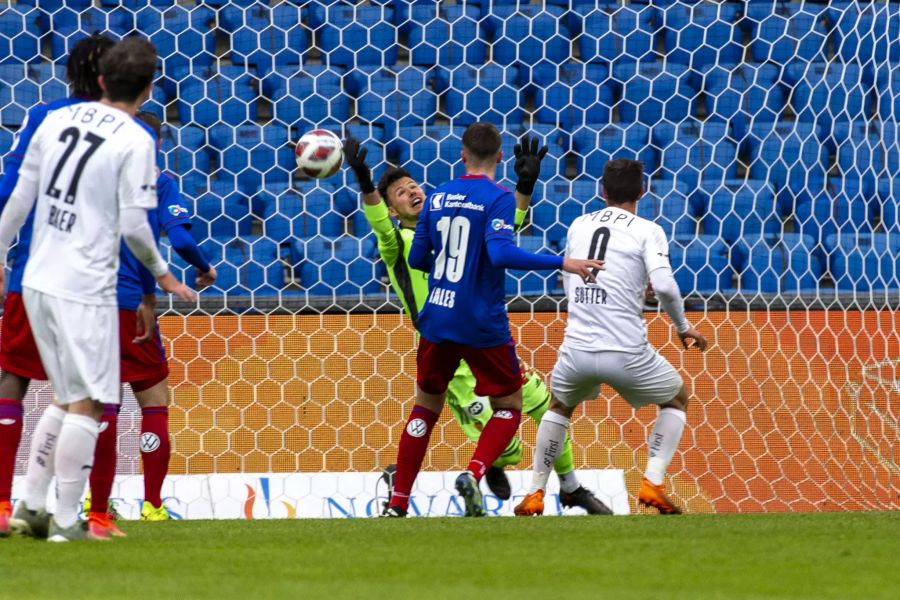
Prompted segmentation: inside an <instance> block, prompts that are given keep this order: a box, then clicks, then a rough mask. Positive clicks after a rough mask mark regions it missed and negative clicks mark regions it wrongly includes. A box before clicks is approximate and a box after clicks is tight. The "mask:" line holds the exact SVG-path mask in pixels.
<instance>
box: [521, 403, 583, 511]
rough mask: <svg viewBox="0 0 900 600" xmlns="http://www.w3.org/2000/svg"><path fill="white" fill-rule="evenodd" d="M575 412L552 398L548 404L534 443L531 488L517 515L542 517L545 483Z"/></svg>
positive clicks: (573, 408) (572, 408)
mask: <svg viewBox="0 0 900 600" xmlns="http://www.w3.org/2000/svg"><path fill="white" fill-rule="evenodd" d="M574 411H575V407H574V406H571V407H570V406H566V405H565V404H563V403H561V402H559V401H558V400H556V398H554V399H553V400H552V402H551V404H550V410H548V411H547V412H546V413H545V414H544V417H543V418H542V419H541V424H540V425H539V426H538V433H537V439H536V440H535V444H534V470H533V473H532V477H531V488H530V490H529V492H528V494H526V495H525V497H524V498H523V499H522V501H521V502H520V503H519V504H518V505H516V507H515V509H514V512H515V513H516V515H517V516H520V517H524V516H536V515H542V514H544V493H545V490H546V489H547V480H548V479H549V478H550V473H551V472H553V467H554V465H555V464H556V461H557V459H558V458H559V455H560V453H561V452H562V448H563V444H564V443H565V440H566V435H567V434H568V430H569V420H570V418H571V417H572V413H573V412H574Z"/></svg>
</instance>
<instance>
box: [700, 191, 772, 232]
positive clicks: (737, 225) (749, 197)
mask: <svg viewBox="0 0 900 600" xmlns="http://www.w3.org/2000/svg"><path fill="white" fill-rule="evenodd" d="M694 202H695V203H696V205H697V208H698V211H699V214H702V215H703V220H702V225H703V233H704V234H705V235H715V236H719V237H721V238H722V239H723V240H725V241H726V242H728V243H731V244H733V243H734V242H737V241H738V240H740V239H742V238H747V237H753V236H759V235H767V234H777V233H780V232H781V230H782V226H781V221H780V219H778V215H777V213H776V211H775V194H774V193H773V191H772V188H770V187H769V185H768V184H767V183H766V182H765V181H754V180H743V179H737V180H725V181H708V182H703V183H702V184H701V186H700V188H699V189H698V190H697V193H696V194H695V200H694Z"/></svg>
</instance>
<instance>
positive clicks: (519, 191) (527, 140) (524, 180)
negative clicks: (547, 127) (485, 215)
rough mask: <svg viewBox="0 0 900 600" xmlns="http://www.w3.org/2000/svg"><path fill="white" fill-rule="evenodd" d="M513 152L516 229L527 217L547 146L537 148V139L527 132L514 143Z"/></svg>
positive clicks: (520, 226)
mask: <svg viewBox="0 0 900 600" xmlns="http://www.w3.org/2000/svg"><path fill="white" fill-rule="evenodd" d="M513 152H514V154H515V157H516V162H515V171H516V176H517V178H518V180H517V181H516V216H515V227H516V231H518V230H519V229H521V228H522V225H523V224H524V223H525V219H526V218H527V217H528V208H529V206H531V196H532V195H533V194H534V184H535V183H537V180H538V176H539V175H540V173H541V160H543V158H544V156H546V155H547V146H543V147H542V148H541V149H540V150H539V149H538V140H537V138H536V137H531V136H530V135H528V134H525V135H523V136H522V139H521V141H520V142H519V143H518V144H516V146H515V148H514V149H513Z"/></svg>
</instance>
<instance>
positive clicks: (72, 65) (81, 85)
mask: <svg viewBox="0 0 900 600" xmlns="http://www.w3.org/2000/svg"><path fill="white" fill-rule="evenodd" d="M115 43H116V42H115V40H113V39H112V38H111V37H109V36H107V35H105V34H102V33H93V34H91V35H89V36H88V37H86V38H82V39H80V40H78V42H77V43H76V44H75V45H74V46H72V51H71V52H69V60H68V62H67V63H66V79H68V80H69V84H71V86H72V93H73V94H75V95H76V96H81V97H83V98H90V99H92V100H99V99H100V97H101V96H102V95H103V90H102V89H100V84H99V83H98V82H97V77H99V76H100V57H101V56H103V54H104V53H106V51H107V50H109V49H110V48H112V47H113V46H114V45H115Z"/></svg>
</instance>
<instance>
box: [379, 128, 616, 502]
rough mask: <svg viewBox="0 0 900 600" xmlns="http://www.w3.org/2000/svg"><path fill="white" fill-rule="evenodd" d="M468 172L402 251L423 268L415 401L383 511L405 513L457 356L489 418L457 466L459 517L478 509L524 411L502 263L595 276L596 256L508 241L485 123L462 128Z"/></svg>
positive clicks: (505, 207) (510, 212)
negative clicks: (552, 252) (482, 486)
mask: <svg viewBox="0 0 900 600" xmlns="http://www.w3.org/2000/svg"><path fill="white" fill-rule="evenodd" d="M462 142H463V151H462V160H463V163H464V164H465V167H466V174H465V175H463V176H462V177H459V178H457V179H454V180H453V181H450V182H448V183H446V184H444V185H442V186H440V187H438V188H437V189H435V190H434V191H433V192H432V193H431V194H430V195H429V196H428V198H427V199H426V201H425V206H424V208H423V209H422V213H421V214H420V216H419V220H418V223H417V225H416V233H415V236H414V238H413V243H412V246H411V248H410V251H409V265H410V266H411V267H413V268H415V269H420V270H423V271H428V272H429V277H428V289H429V293H428V299H427V300H426V302H425V304H424V306H423V307H422V309H421V310H420V312H419V319H418V322H419V333H420V334H421V338H420V340H419V348H418V352H417V355H416V364H417V367H418V374H417V377H416V405H415V406H414V407H413V410H412V412H411V414H410V416H409V419H408V421H407V424H406V428H405V429H404V431H403V434H402V435H401V438H400V445H399V449H398V454H397V472H396V474H395V477H394V487H393V493H392V494H391V501H390V504H389V505H388V506H387V508H386V509H385V512H384V514H385V516H388V517H402V516H405V515H406V512H407V508H408V504H409V495H410V492H411V490H412V486H413V483H414V482H415V479H416V475H418V472H419V469H420V468H421V465H422V460H423V458H424V457H425V452H426V450H427V449H428V440H429V438H430V436H431V431H432V429H433V427H434V424H435V423H436V422H437V420H438V417H439V416H440V413H441V410H442V409H443V407H444V396H445V393H446V390H447V385H448V384H449V382H450V380H451V379H453V376H454V373H455V372H456V369H457V367H458V366H459V363H460V360H465V361H466V362H467V363H468V364H469V367H470V368H471V369H472V373H473V374H474V375H475V380H476V385H475V393H476V394H477V395H479V396H487V397H489V398H490V402H491V407H492V408H493V410H494V414H493V416H492V417H491V418H490V420H488V422H487V424H486V425H485V427H484V430H483V431H482V432H481V436H480V438H479V439H478V444H477V446H476V448H475V453H474V454H473V456H472V460H471V461H470V462H469V465H468V468H467V470H466V471H465V472H463V473H462V474H460V476H459V477H458V478H457V479H456V489H457V491H458V492H459V493H460V495H461V496H462V498H463V500H464V502H465V506H466V515H467V516H482V515H484V506H483V504H482V499H481V491H480V490H479V487H478V483H479V482H480V481H481V478H482V477H483V476H484V474H485V472H486V471H487V469H488V467H490V465H492V464H493V463H494V462H495V461H496V460H497V457H499V456H500V454H501V453H502V452H503V450H504V449H505V448H506V447H507V445H508V444H509V442H510V440H511V439H512V438H513V436H514V435H516V432H517V431H518V428H519V422H520V420H521V417H522V413H521V409H522V373H521V371H520V368H519V359H518V357H517V356H516V349H515V343H514V341H513V339H512V334H511V332H510V328H509V318H508V316H507V314H506V291H505V277H506V269H507V268H511V269H522V270H542V269H546V270H550V269H560V268H562V269H564V270H565V271H567V272H570V273H574V274H577V275H580V276H581V277H583V278H585V279H593V277H594V273H595V271H594V269H602V268H603V263H602V262H601V261H596V260H576V259H571V258H564V257H562V256H546V255H540V254H532V253H530V252H525V251H523V250H521V249H520V248H518V247H517V246H516V245H515V242H514V241H513V232H514V225H513V223H514V221H515V210H516V202H515V198H514V197H513V194H512V193H511V192H510V191H509V190H507V189H505V188H503V187H502V186H500V185H498V184H497V183H495V182H494V176H495V173H496V169H497V163H499V162H500V160H502V158H503V153H502V152H501V150H500V144H501V140H500V132H499V131H497V128H496V127H494V126H493V125H491V124H490V123H485V122H479V123H474V124H473V125H470V126H469V127H468V128H467V129H466V131H465V133H464V134H463V139H462Z"/></svg>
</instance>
